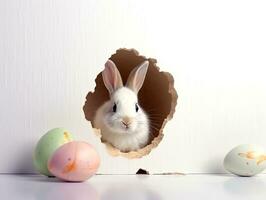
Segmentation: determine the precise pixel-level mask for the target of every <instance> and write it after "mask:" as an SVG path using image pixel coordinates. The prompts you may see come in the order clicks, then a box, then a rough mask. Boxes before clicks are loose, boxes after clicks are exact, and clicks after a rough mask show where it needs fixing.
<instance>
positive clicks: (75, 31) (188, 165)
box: [0, 0, 266, 173]
mask: <svg viewBox="0 0 266 200" xmlns="http://www.w3.org/2000/svg"><path fill="white" fill-rule="evenodd" d="M265 10H266V3H265V1H243V0H242V1H240V0H239V1H238V0H225V1H219V2H218V1H211V0H209V1H207V0H204V1H170V0H169V1H168V0H164V1H156V2H155V1H145V2H144V1H140V0H138V1H125V0H119V1H118V0H114V1H108V0H106V1H102V0H97V1H96V0H57V1H54V0H46V1H42V0H25V1H20V0H0V92H1V93H0V136H1V137H0V138H1V139H0V157H1V162H0V173H7V172H33V168H32V164H31V154H32V151H33V148H34V145H35V143H36V142H37V140H38V138H39V137H40V136H41V135H42V134H43V133H45V132H46V131H47V130H49V129H50V128H53V127H58V126H64V127H66V128H68V129H69V130H70V131H72V132H73V133H77V137H79V138H83V139H86V140H88V141H90V142H91V143H93V145H94V146H95V147H96V148H97V150H98V151H99V152H100V154H101V156H102V165H101V168H100V172H102V173H132V172H135V171H136V170H137V169H138V168H139V167H142V168H146V169H150V170H151V171H154V172H161V171H181V172H223V168H222V159H223V156H224V154H225V153H226V152H227V151H228V150H230V148H232V147H233V146H235V145H238V144H241V143H258V144H261V145H264V146H265V148H266V123H265V122H266V103H265V102H266V90H265V89H266V79H265V67H266V57H265V55H266V37H265V35H266V26H265V24H266V12H265ZM121 47H127V48H135V49H137V50H138V51H139V52H140V54H142V55H145V56H147V57H153V58H156V59H157V60H158V65H159V66H160V67H161V70H163V71H169V72H170V73H172V75H173V76H174V78H175V87H176V89H177V92H178V94H179V99H178V106H177V110H176V113H175V116H174V118H173V120H172V121H170V122H169V123H168V124H167V127H166V128H165V137H164V139H163V141H162V142H161V143H160V145H159V147H158V148H157V149H155V150H153V151H152V152H151V153H150V154H149V156H146V157H144V158H142V159H140V160H127V159H125V158H121V157H116V158H113V157H111V156H109V155H108V154H107V153H106V151H105V147H104V146H103V145H102V144H101V143H100V142H99V139H98V138H97V137H96V136H95V135H94V134H92V133H91V132H90V128H89V125H88V122H87V121H86V120H85V118H84V114H83V111H82V106H83V104H84V101H85V97H86V94H87V92H88V91H90V90H93V88H94V86H95V85H94V78H95V77H96V75H97V74H98V73H99V72H100V71H101V70H102V69H103V65H104V63H105V61H106V60H107V58H109V57H110V55H111V54H113V53H114V52H115V50H116V49H118V48H121Z"/></svg>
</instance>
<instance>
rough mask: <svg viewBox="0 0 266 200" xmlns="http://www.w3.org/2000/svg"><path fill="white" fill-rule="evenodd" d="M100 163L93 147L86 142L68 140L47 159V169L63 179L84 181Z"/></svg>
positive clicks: (93, 172) (94, 171)
mask: <svg viewBox="0 0 266 200" xmlns="http://www.w3.org/2000/svg"><path fill="white" fill-rule="evenodd" d="M99 165H100V158H99V155H98V153H97V152H96V151H95V149H94V148H93V147H92V146H91V145H90V144H88V143H86V142H79V141H74V142H69V143H67V144H64V145H63V146H61V147H60V148H59V149H57V150H56V151H55V152H54V154H53V155H52V157H51V158H50V159H49V161H48V169H49V171H50V172H51V173H52V174H53V175H54V176H56V177H57V178H59V179H62V180H65V181H85V180H86V179H88V178H90V177H91V176H92V175H94V174H95V173H96V171H97V169H98V167H99Z"/></svg>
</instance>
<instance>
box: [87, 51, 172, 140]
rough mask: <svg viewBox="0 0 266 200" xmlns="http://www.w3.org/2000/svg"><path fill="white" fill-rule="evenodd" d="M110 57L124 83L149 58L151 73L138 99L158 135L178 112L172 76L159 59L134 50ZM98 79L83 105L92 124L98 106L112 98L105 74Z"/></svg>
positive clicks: (155, 133) (152, 135)
mask: <svg viewBox="0 0 266 200" xmlns="http://www.w3.org/2000/svg"><path fill="white" fill-rule="evenodd" d="M110 59H111V60H112V61H113V62H114V63H115V64H116V66H117V68H118V70H119V71H120V74H121V76H122V79H123V82H124V83H126V81H127V78H128V75H129V73H130V72H131V70H132V69H133V68H134V67H136V66H138V65H139V64H141V63H142V62H143V61H145V60H148V61H149V68H148V72H147V75H146V78H145V81H144V84H143V86H142V88H141V90H140V91H139V94H138V98H139V104H140V105H141V107H142V108H143V109H144V110H145V111H146V113H147V114H148V117H149V119H150V128H151V133H150V134H151V138H152V139H154V138H156V137H157V136H158V135H159V134H160V132H162V131H160V130H161V129H162V128H163V126H164V125H165V124H164V122H165V120H167V119H170V118H172V115H173V113H174V109H175V105H176V101H177V95H176V92H175V90H174V88H173V78H172V76H171V75H170V74H169V73H165V72H160V71H159V68H158V67H157V66H156V60H155V59H151V58H149V59H147V58H145V57H144V56H140V55H139V54H138V52H137V51H136V50H133V49H131V50H129V49H119V50H117V52H116V53H115V54H113V55H112V56H111V58H110ZM102 68H104V67H102ZM95 82H96V87H95V90H94V92H89V93H88V95H87V97H86V102H85V105H84V107H83V110H84V113H85V118H86V119H87V120H88V121H91V123H92V126H93V118H94V115H95V113H96V111H97V109H98V108H99V107H100V106H101V105H102V104H103V103H104V102H105V101H107V100H109V94H108V91H107V89H106V88H105V86H104V83H103V80H102V75H101V73H99V74H98V76H97V77H96V80H95Z"/></svg>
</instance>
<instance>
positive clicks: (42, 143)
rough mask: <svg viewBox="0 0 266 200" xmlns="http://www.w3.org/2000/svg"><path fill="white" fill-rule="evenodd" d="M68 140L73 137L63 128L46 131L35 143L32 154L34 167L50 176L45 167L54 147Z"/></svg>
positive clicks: (56, 147)
mask: <svg viewBox="0 0 266 200" xmlns="http://www.w3.org/2000/svg"><path fill="white" fill-rule="evenodd" d="M70 141H73V137H72V135H71V134H70V133H69V132H68V131H67V130H66V129H64V128H55V129H52V130H50V131H48V132H47V133H46V134H45V135H43V136H42V137H41V139H40V140H39V142H38V143H37V145H36V148H35V151H34V155H33V164H34V167H35V169H36V170H37V171H38V172H40V173H41V174H43V175H46V176H52V174H51V173H50V172H49V170H48V168H47V163H48V160H49V158H50V157H51V155H52V154H53V153H54V152H55V150H56V149H58V148H59V147H60V146H62V145H63V144H65V143H68V142H70Z"/></svg>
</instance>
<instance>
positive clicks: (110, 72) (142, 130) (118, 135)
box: [93, 60, 150, 152]
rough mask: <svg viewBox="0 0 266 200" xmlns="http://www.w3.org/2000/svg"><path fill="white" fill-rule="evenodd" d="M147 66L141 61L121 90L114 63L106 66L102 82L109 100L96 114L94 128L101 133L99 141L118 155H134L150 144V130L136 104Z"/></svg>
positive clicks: (121, 83)
mask: <svg viewBox="0 0 266 200" xmlns="http://www.w3.org/2000/svg"><path fill="white" fill-rule="evenodd" d="M148 66H149V62H148V61H144V62H143V63H142V64H141V65H139V66H137V67H135V68H134V69H133V70H132V71H131V72H130V74H129V77H128V80H127V83H126V85H125V86H123V81H122V78H121V75H120V73H119V71H118V69H117V67H116V65H115V63H113V61H111V60H108V61H107V62H106V63H105V69H104V70H103V72H102V78H103V82H104V85H105V87H106V89H107V90H108V92H109V95H110V99H109V100H108V101H106V102H105V103H103V105H101V106H100V107H99V108H98V110H97V111H96V114H95V117H94V120H93V122H94V127H95V128H98V129H100V130H101V135H102V141H103V142H107V143H109V144H111V145H112V146H114V147H115V148H117V149H119V150H120V151H121V152H129V151H136V150H138V149H140V148H143V147H144V146H146V145H147V144H148V143H149V141H150V135H149V132H150V126H149V120H148V116H147V114H146V112H145V111H144V110H143V109H142V108H141V107H140V105H139V103H138V96H137V95H138V92H139V90H140V89H141V87H142V85H143V82H144V79H145V76H146V73H147V70H148Z"/></svg>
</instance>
